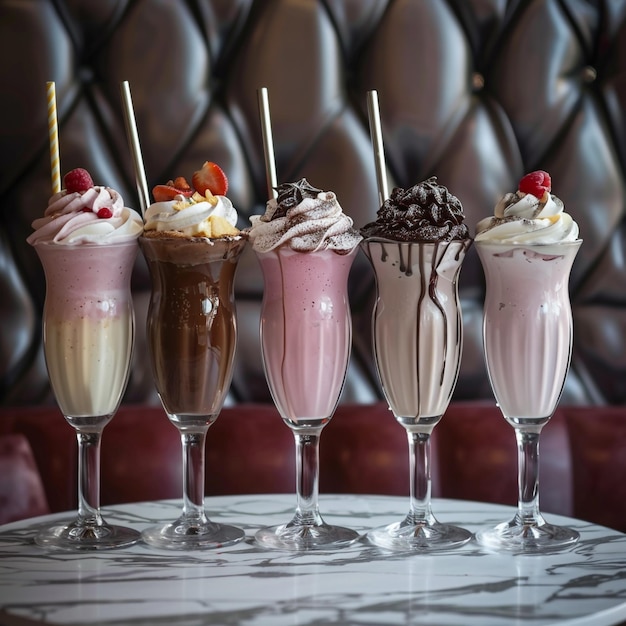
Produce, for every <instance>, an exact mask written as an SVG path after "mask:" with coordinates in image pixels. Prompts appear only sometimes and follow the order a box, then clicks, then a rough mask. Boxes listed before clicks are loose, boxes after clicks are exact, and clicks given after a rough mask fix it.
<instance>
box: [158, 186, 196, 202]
mask: <svg viewBox="0 0 626 626" xmlns="http://www.w3.org/2000/svg"><path fill="white" fill-rule="evenodd" d="M152 195H153V196H154V201H155V202H169V201H170V200H173V199H174V198H175V197H176V196H185V198H190V197H191V196H192V195H193V189H179V188H178V187H174V185H157V186H156V187H154V188H153V189H152Z"/></svg>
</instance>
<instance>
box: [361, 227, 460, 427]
mask: <svg viewBox="0 0 626 626" xmlns="http://www.w3.org/2000/svg"><path fill="white" fill-rule="evenodd" d="M468 243H469V240H455V241H443V242H437V243H426V242H421V243H414V242H400V241H398V242H391V241H387V240H378V239H376V238H368V239H367V240H366V241H365V242H364V244H363V249H364V251H365V253H366V255H367V256H368V258H369V259H370V261H371V263H372V266H373V268H374V272H375V274H376V277H377V283H376V284H377V292H378V297H377V300H376V305H375V309H374V319H373V332H374V354H375V359H376V366H377V368H378V374H379V376H380V380H381V383H382V387H383V392H384V394H385V397H386V399H387V402H388V403H389V406H390V407H391V409H392V411H393V413H394V415H395V416H396V418H397V419H398V421H399V422H401V423H402V424H403V425H404V426H407V427H411V428H416V429H423V430H427V431H431V430H432V428H433V427H434V426H435V424H436V423H437V422H438V421H439V420H440V419H441V417H442V415H443V414H444V412H445V410H446V409H447V407H448V404H449V402H450V398H451V396H452V392H453V390H454V386H455V384H456V380H457V376H458V371H459V364H460V357H461V349H462V319H461V307H460V304H459V301H458V289H457V281H458V275H459V272H460V270H461V264H462V262H463V259H464V257H465V252H466V250H467V247H468Z"/></svg>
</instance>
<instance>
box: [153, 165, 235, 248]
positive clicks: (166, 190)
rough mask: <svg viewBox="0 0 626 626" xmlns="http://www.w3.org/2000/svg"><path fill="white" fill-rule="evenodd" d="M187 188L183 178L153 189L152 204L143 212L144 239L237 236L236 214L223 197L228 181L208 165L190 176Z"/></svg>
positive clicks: (216, 169) (180, 177) (217, 167)
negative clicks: (190, 181)
mask: <svg viewBox="0 0 626 626" xmlns="http://www.w3.org/2000/svg"><path fill="white" fill-rule="evenodd" d="M191 180H192V184H191V185H189V183H188V182H187V180H186V179H185V178H184V177H183V176H179V177H178V178H176V179H175V180H170V181H168V182H167V184H165V185H157V186H156V187H154V189H153V190H152V194H153V195H154V199H155V202H154V203H153V204H151V205H150V206H149V207H148V209H147V210H146V215H145V219H146V225H145V229H144V235H146V236H148V237H186V238H193V237H204V238H207V239H219V238H222V237H236V236H238V235H240V231H239V229H238V228H237V218H238V215H237V210H236V209H235V208H234V207H233V204H232V202H231V201H230V200H229V199H228V198H227V197H226V195H225V194H226V192H227V191H228V179H227V178H226V175H225V174H224V172H223V171H222V169H221V168H220V167H219V165H217V164H216V163H213V162H212V161H205V163H204V165H203V166H202V168H201V169H200V170H197V171H196V172H194V173H193V176H192V179H191Z"/></svg>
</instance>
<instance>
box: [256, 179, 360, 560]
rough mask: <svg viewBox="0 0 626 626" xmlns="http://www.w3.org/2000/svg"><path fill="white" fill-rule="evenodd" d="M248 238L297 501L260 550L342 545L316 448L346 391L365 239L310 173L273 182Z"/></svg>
mask: <svg viewBox="0 0 626 626" xmlns="http://www.w3.org/2000/svg"><path fill="white" fill-rule="evenodd" d="M277 192H278V195H277V198H275V199H274V198H273V199H271V200H270V201H269V202H268V203H267V207H266V211H265V213H264V214H263V215H261V216H258V215H257V216H253V217H252V218H251V222H252V227H251V229H250V240H251V242H252V247H253V249H254V251H255V253H256V255H257V258H258V260H259V263H260V264H261V269H262V271H263V280H264V285H265V291H264V294H263V306H262V311H261V349H262V355H263V363H264V366H265V374H266V377H267V382H268V385H269V388H270V391H271V393H272V397H273V399H274V402H275V404H276V407H277V408H278V411H279V412H280V415H281V416H282V418H283V420H284V421H285V423H286V424H287V425H288V426H289V427H290V428H291V429H292V430H293V432H294V434H295V437H296V450H297V459H298V460H297V477H296V484H297V494H298V503H297V508H296V515H295V517H294V519H293V520H292V521H291V522H289V523H287V524H284V525H281V526H277V527H272V528H267V529H262V530H261V531H259V532H258V533H257V535H256V538H257V541H259V542H260V543H261V544H263V545H264V546H266V547H272V548H283V549H294V550H311V549H322V548H325V547H329V546H333V545H334V546H341V545H348V544H349V543H352V542H353V541H355V540H356V539H357V537H358V534H357V533H356V532H354V531H352V530H350V529H347V528H341V527H336V526H329V525H328V524H326V523H325V522H324V520H323V519H322V517H321V516H320V514H319V511H318V505H317V495H318V493H317V489H318V485H317V480H318V473H319V469H318V460H319V459H318V445H319V436H320V434H321V431H322V428H323V427H324V425H325V424H326V423H327V422H328V421H329V420H330V419H331V417H332V415H333V413H334V411H335V408H336V406H337V402H338V401H339V397H340V395H341V390H342V388H343V383H344V379H345V375H346V370H347V367H348V360H349V358H350V348H351V341H352V321H351V315H350V308H349V302H348V294H347V281H348V274H349V272H350V267H351V265H352V262H353V260H354V256H355V255H356V252H357V250H358V244H359V242H360V241H361V236H360V235H359V234H358V232H357V231H356V230H355V229H354V227H353V223H352V219H351V218H350V217H348V216H347V215H346V214H345V213H344V212H343V210H342V208H341V206H340V205H339V202H338V201H337V198H336V196H335V194H334V193H333V192H330V191H327V192H325V191H322V190H320V189H316V188H315V187H313V186H311V185H310V184H309V183H308V182H307V181H306V179H304V178H303V179H301V180H299V181H298V182H296V183H285V184H282V185H279V186H278V188H277Z"/></svg>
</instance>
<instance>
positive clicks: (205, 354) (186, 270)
mask: <svg viewBox="0 0 626 626" xmlns="http://www.w3.org/2000/svg"><path fill="white" fill-rule="evenodd" d="M245 244H246V240H245V239H244V238H243V237H237V238H228V239H222V240H218V239H216V240H204V239H201V238H195V239H185V238H178V237H162V236H158V235H156V236H154V235H153V236H150V235H149V234H147V235H146V236H144V237H142V238H141V239H140V246H141V249H142V251H143V253H144V255H145V257H146V260H147V262H148V267H149V269H150V275H151V277H152V281H153V285H152V300H151V302H150V308H149V311H148V322H147V324H148V326H147V329H148V346H149V350H150V357H151V362H152V371H153V375H154V382H155V385H156V388H157V391H158V393H159V396H160V398H161V401H162V402H163V406H164V408H165V410H166V411H167V413H168V415H169V416H170V419H171V420H172V421H173V422H175V423H176V425H177V426H178V427H179V428H191V427H198V426H205V425H209V424H210V423H212V422H213V421H215V419H217V416H218V414H219V412H220V410H221V408H222V405H223V402H224V398H225V396H226V393H227V392H228V388H229V385H230V381H231V376H232V367H231V365H232V361H233V358H234V353H235V344H236V317H235V304H234V292H233V289H234V278H235V270H236V268H237V261H238V259H239V256H240V254H241V253H242V251H243V249H244V247H245Z"/></svg>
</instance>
